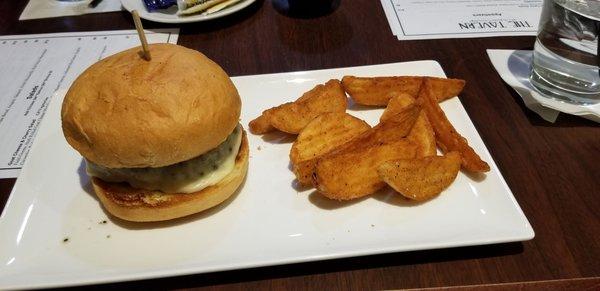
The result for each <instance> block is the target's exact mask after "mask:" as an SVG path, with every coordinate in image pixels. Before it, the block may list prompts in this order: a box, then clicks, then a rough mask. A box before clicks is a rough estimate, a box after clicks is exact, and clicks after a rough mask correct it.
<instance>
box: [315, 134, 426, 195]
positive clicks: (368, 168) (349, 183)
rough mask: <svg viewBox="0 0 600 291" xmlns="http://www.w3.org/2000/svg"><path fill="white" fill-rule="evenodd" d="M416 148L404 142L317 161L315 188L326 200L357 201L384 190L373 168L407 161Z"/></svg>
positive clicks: (368, 148)
mask: <svg viewBox="0 0 600 291" xmlns="http://www.w3.org/2000/svg"><path fill="white" fill-rule="evenodd" d="M415 154H416V146H415V145H413V144H412V143H411V142H410V141H408V140H405V139H403V140H399V141H393V142H389V143H386V144H377V145H372V146H368V147H365V148H360V149H357V150H350V151H347V150H344V151H341V152H337V153H335V154H332V155H325V157H323V158H321V159H318V161H317V165H316V167H315V172H314V175H313V184H314V185H315V188H317V190H318V191H319V192H320V193H321V194H322V195H324V196H325V197H327V198H329V199H335V200H350V199H355V198H360V197H363V196H366V195H369V194H372V193H375V192H376V191H377V190H379V189H381V188H383V187H384V186H385V182H384V181H383V180H382V179H381V178H380V177H379V175H378V173H377V167H378V166H379V165H380V164H381V163H384V162H386V161H389V160H394V159H410V158H413V157H414V156H415Z"/></svg>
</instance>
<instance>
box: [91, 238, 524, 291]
mask: <svg viewBox="0 0 600 291" xmlns="http://www.w3.org/2000/svg"><path fill="white" fill-rule="evenodd" d="M522 252H523V244H522V243H520V242H515V243H505V244H495V245H487V246H474V247H461V248H452V249H439V250H427V251H414V252H404V253H392V254H382V255H374V256H364V257H354V258H346V259H336V260H326V261H317V262H309V263H299V264H291V265H280V266H273V267H262V268H252V269H244V270H235V271H225V272H215V273H208V274H199V275H189V276H180V277H173V278H164V279H153V280H143V281H136V282H126V283H115V284H106V285H98V286H93V288H91V289H105V288H118V289H133V288H135V289H162V288H169V289H182V288H191V287H201V286H210V285H225V284H235V283H241V282H250V281H260V280H272V279H279V278H288V277H294V276H306V275H316V274H325V273H333V272H347V271H355V270H365V269H375V268H385V267H393V266H403V265H418V264H428V263H437V262H449V261H458V260H473V259H481V258H489V257H500V256H509V255H515V254H519V253H522Z"/></svg>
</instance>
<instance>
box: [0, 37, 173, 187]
mask: <svg viewBox="0 0 600 291" xmlns="http://www.w3.org/2000/svg"><path fill="white" fill-rule="evenodd" d="M146 37H147V39H148V42H149V43H177V38H178V30H177V29H169V30H157V31H147V32H146ZM139 43H140V42H139V39H138V36H137V32H136V31H135V30H121V31H99V32H78V33H57V34H37V35H13V36H0V64H2V65H1V66H0V88H1V89H0V178H10V177H17V176H18V174H19V170H20V169H21V167H22V165H23V163H24V161H25V158H26V157H27V154H28V152H29V149H30V146H31V144H32V141H33V138H34V137H35V134H36V132H37V129H38V125H39V123H40V121H41V119H42V118H43V116H44V113H45V110H46V107H47V105H48V102H49V101H50V98H51V96H52V95H53V94H54V92H55V91H56V90H58V89H60V88H68V87H69V85H70V84H71V82H73V80H74V79H75V78H76V77H77V76H78V75H79V74H80V73H81V72H82V71H83V70H84V69H86V68H87V67H88V66H90V65H91V64H93V63H95V62H96V61H98V60H100V59H102V58H104V57H106V56H109V55H111V54H114V53H116V52H118V51H122V50H124V49H128V48H131V47H134V46H138V45H139Z"/></svg>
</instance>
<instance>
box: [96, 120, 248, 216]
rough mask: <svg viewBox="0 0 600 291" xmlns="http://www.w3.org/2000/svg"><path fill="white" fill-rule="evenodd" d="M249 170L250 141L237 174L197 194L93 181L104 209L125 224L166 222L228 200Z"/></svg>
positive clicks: (238, 158)
mask: <svg viewBox="0 0 600 291" xmlns="http://www.w3.org/2000/svg"><path fill="white" fill-rule="evenodd" d="M247 170H248V139H247V137H246V132H245V131H244V132H243V133H242V143H241V145H240V149H239V152H238V155H237V156H236V158H235V166H234V168H233V171H231V173H229V175H227V176H226V177H225V178H223V180H221V181H220V182H219V183H217V184H216V185H213V186H209V187H207V188H204V189H202V190H200V191H198V192H194V193H171V194H170V193H163V192H160V191H149V190H143V189H136V188H132V187H131V186H129V185H128V184H127V183H109V182H105V181H102V180H100V179H98V178H92V185H93V186H94V191H95V192H96V195H97V196H98V198H100V201H101V202H102V205H104V208H105V209H106V210H107V211H108V212H109V213H110V214H112V215H114V216H116V217H119V218H121V219H124V220H129V221H138V222H148V221H162V220H169V219H174V218H178V217H183V216H187V215H190V214H194V213H198V212H201V211H203V210H206V209H208V208H211V207H213V206H216V205H218V204H220V203H221V202H223V201H225V200H227V198H229V197H230V196H231V195H232V194H233V193H235V191H236V190H237V188H238V187H239V186H240V185H241V184H242V182H243V181H244V177H245V176H246V172H247Z"/></svg>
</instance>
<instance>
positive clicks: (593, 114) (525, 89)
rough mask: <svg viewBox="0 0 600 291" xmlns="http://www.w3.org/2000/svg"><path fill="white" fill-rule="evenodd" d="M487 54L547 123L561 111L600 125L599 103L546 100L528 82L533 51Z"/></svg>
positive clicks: (490, 51)
mask: <svg viewBox="0 0 600 291" xmlns="http://www.w3.org/2000/svg"><path fill="white" fill-rule="evenodd" d="M487 54H488V56H489V58H490V61H491V62H492V65H494V68H495V69H496V71H497V72H498V74H500V77H501V78H502V80H504V82H506V84H508V85H509V86H511V87H512V88H513V89H515V91H516V92H517V93H518V94H519V95H520V96H521V98H523V101H524V102H525V106H527V108H529V109H530V110H532V111H533V112H535V113H537V114H539V115H540V116H541V117H542V118H543V119H545V120H546V121H549V122H552V123H554V122H555V121H556V118H557V117H558V114H559V113H560V112H564V113H568V114H573V115H578V116H581V117H583V118H587V119H590V120H593V121H595V122H600V103H597V104H594V105H577V104H570V103H566V102H563V101H559V100H555V99H552V98H547V97H544V96H543V95H542V94H541V93H540V92H539V91H537V90H536V89H535V88H534V87H533V85H531V83H530V82H529V74H530V73H531V59H532V51H525V50H487Z"/></svg>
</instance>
